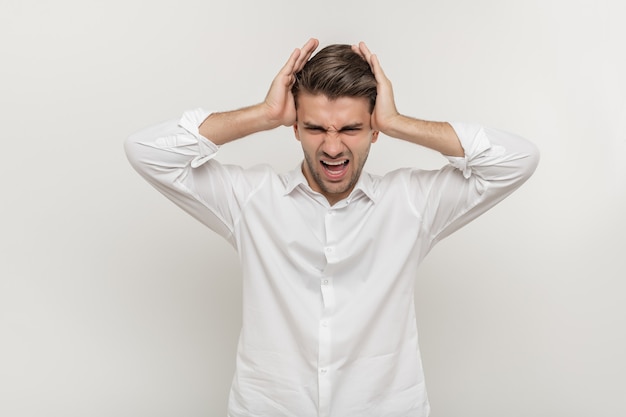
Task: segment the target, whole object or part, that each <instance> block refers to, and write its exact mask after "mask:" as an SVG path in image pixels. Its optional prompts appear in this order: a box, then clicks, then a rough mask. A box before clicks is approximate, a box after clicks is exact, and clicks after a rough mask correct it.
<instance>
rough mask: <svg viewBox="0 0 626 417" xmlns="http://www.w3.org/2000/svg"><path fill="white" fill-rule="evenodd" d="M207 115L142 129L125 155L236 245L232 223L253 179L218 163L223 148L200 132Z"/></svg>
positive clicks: (198, 113)
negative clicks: (220, 149)
mask: <svg viewBox="0 0 626 417" xmlns="http://www.w3.org/2000/svg"><path fill="white" fill-rule="evenodd" d="M208 115H209V112H207V111H204V110H202V109H197V110H192V111H188V112H185V113H184V114H183V115H182V117H181V118H180V119H179V120H171V121H168V122H164V123H161V124H158V125H156V126H152V127H149V128H147V129H143V130H141V131H139V132H137V133H135V134H133V135H131V136H130V137H128V139H127V140H126V142H125V150H126V155H127V157H128V160H129V162H130V163H131V165H132V166H133V168H134V169H135V170H136V171H137V172H138V173H139V174H140V175H141V176H142V177H144V178H145V179H146V180H147V181H148V182H149V183H150V184H151V185H152V186H154V187H155V188H156V189H157V190H158V191H160V192H161V193H162V194H164V195H165V196H166V197H167V198H169V199H170V200H172V201H173V202H174V203H175V204H176V205H178V206H179V207H181V208H182V209H183V210H185V211H186V212H187V213H189V214H190V215H192V216H193V217H194V218H196V219H197V220H199V221H200V222H201V223H203V224H204V225H206V226H207V227H209V228H210V229H212V230H214V231H215V232H217V233H218V234H220V235H221V236H223V237H225V238H226V239H227V240H228V241H229V242H230V243H231V244H233V245H235V241H234V237H233V229H234V224H235V222H236V221H237V219H238V218H239V214H240V210H241V206H242V205H243V203H244V201H245V200H246V198H247V196H249V195H250V193H251V192H252V190H253V189H254V187H255V185H254V182H255V181H254V180H253V179H251V177H250V176H248V175H245V172H244V170H243V169H242V168H241V167H237V166H233V165H223V164H220V163H219V162H217V161H216V160H215V159H214V157H215V155H216V154H217V152H218V150H219V147H218V146H217V145H216V144H214V143H213V142H211V141H210V140H208V139H206V138H205V137H203V136H202V135H200V133H199V131H198V127H199V126H200V124H201V123H202V122H203V121H204V119H205V118H206V117H207V116H208Z"/></svg>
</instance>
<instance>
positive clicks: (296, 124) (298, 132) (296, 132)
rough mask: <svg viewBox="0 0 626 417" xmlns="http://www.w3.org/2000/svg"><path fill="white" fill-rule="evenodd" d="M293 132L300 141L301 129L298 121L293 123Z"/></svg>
mask: <svg viewBox="0 0 626 417" xmlns="http://www.w3.org/2000/svg"><path fill="white" fill-rule="evenodd" d="M293 134H294V136H295V137H296V139H297V140H298V141H300V131H299V130H298V122H296V123H294V124H293Z"/></svg>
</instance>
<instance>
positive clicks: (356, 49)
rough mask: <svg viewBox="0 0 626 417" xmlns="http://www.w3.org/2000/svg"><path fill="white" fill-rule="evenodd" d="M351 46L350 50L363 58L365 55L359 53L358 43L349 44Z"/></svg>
mask: <svg viewBox="0 0 626 417" xmlns="http://www.w3.org/2000/svg"><path fill="white" fill-rule="evenodd" d="M351 47H352V52H354V53H355V54H357V55H358V56H360V57H361V58H363V59H365V57H364V56H363V54H362V53H361V50H360V49H359V45H351Z"/></svg>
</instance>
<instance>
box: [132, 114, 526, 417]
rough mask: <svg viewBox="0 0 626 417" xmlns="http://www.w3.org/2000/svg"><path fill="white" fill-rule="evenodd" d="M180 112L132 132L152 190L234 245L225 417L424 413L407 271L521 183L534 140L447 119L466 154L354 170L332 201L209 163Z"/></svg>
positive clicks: (195, 118)
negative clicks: (429, 164)
mask: <svg viewBox="0 0 626 417" xmlns="http://www.w3.org/2000/svg"><path fill="white" fill-rule="evenodd" d="M207 115H208V113H207V112H205V111H202V110H194V111H190V112H186V113H185V114H184V115H183V116H182V118H181V119H180V120H179V121H172V122H167V123H163V124H160V125H157V126H154V127H152V128H148V129H145V130H143V131H140V132H138V133H136V134H134V135H132V136H131V137H130V138H129V139H128V140H127V141H126V152H127V155H128V158H129V160H130V162H131V163H132V165H133V166H134V168H135V169H136V170H137V171H138V172H139V173H140V174H141V175H142V176H143V177H145V178H146V179H147V180H148V182H150V183H151V184H152V185H153V186H154V187H156V188H157V189H158V190H159V191H160V192H162V193H163V194H165V196H167V197H168V198H169V199H171V200H172V201H173V202H174V203H176V204H177V205H179V206H180V207H182V208H183V209H184V210H186V211H187V212H188V213H189V214H191V215H192V216H194V217H195V218H196V219H198V220H199V221H200V222H202V223H203V224H205V225H206V226H208V227H209V228H211V229H212V230H214V231H215V232H217V233H219V234H220V235H221V236H223V237H224V238H225V239H226V240H228V242H230V243H231V244H232V246H233V247H234V248H235V249H236V250H237V252H238V254H239V258H240V261H241V265H242V269H243V326H242V329H241V334H240V339H239V345H238V351H237V360H236V372H235V376H234V379H233V382H232V388H231V393H230V398H229V405H228V413H229V416H230V417H261V416H263V417H287V416H289V417H313V416H316V417H320V416H331V417H368V416H371V417H382V416H385V417H425V416H427V415H428V413H429V404H428V398H427V395H426V389H425V386H424V375H423V370H422V364H421V360H420V355H419V347H418V335H417V327H416V321H415V308H414V291H413V289H414V282H415V278H416V271H417V267H418V265H419V264H420V262H421V261H422V259H423V258H424V256H425V255H426V254H427V253H428V252H429V251H430V250H431V248H432V247H433V245H434V244H435V243H437V242H438V241H439V240H441V239H442V238H444V237H445V236H447V235H449V234H450V233H451V232H453V231H455V230H457V229H458V228H460V227H461V226H463V225H464V224H466V223H468V222H469V221H471V220H472V219H474V218H475V217H477V216H478V215H480V214H481V213H483V212H485V211H486V210H487V209H489V208H490V207H492V206H494V205H495V204H496V203H497V202H498V201H500V200H502V199H503V198H504V197H506V196H507V195H508V194H510V193H511V192H512V191H514V190H515V189H516V188H517V187H519V186H520V185H521V184H522V183H523V182H524V181H525V180H526V179H528V178H529V177H530V175H531V174H532V172H533V171H534V169H535V167H536V165H537V162H538V152H537V150H536V148H535V147H534V145H532V144H531V143H529V142H527V141H526V140H524V139H522V138H520V137H517V136H515V135H512V134H509V133H505V132H502V131H497V130H493V129H487V128H483V127H481V126H478V125H471V124H461V123H453V124H452V126H453V127H454V129H455V131H456V133H457V135H458V136H459V138H460V140H461V144H462V145H463V148H464V149H465V157H463V158H456V157H450V158H448V159H449V162H450V163H449V164H448V165H446V166H444V167H443V168H442V169H440V170H435V171H425V170H419V169H414V168H405V169H398V170H395V171H393V172H390V173H388V174H387V175H385V176H382V177H380V176H374V175H370V174H368V173H365V172H364V173H363V174H362V175H361V177H360V179H359V180H358V183H357V185H356V187H355V188H354V190H353V191H352V193H351V194H350V195H349V196H348V197H347V198H346V199H344V200H342V201H340V202H338V203H337V204H335V205H333V206H330V205H329V203H328V201H327V200H326V199H325V198H324V197H323V196H322V195H321V194H318V193H316V192H315V191H313V190H312V189H311V188H310V187H309V186H308V184H307V181H306V179H305V177H304V176H303V174H302V172H301V170H300V167H298V169H295V170H293V171H291V172H289V173H285V174H277V173H275V172H274V171H273V170H272V168H271V167H269V166H267V165H263V166H256V167H253V168H250V169H244V168H241V167H239V166H234V165H224V164H220V163H219V162H217V161H216V160H215V159H214V156H215V155H216V153H217V151H218V147H217V146H216V145H215V144H213V143H212V142H210V141H209V140H207V139H206V138H204V137H202V136H201V135H200V134H199V133H198V126H199V125H200V123H201V122H202V121H203V120H204V118H205V117H206V116H207Z"/></svg>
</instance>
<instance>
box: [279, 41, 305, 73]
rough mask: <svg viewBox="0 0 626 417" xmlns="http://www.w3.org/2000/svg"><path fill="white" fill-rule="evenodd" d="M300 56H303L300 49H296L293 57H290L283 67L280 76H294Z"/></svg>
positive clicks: (292, 54)
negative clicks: (294, 69)
mask: <svg viewBox="0 0 626 417" xmlns="http://www.w3.org/2000/svg"><path fill="white" fill-rule="evenodd" d="M300 55H301V51H300V49H298V48H296V49H294V50H293V52H292V53H291V55H290V56H289V59H288V60H287V62H286V63H285V65H283V67H282V68H281V69H280V74H281V75H290V74H292V73H293V72H294V71H293V68H294V66H295V65H296V62H297V61H298V58H299V57H300Z"/></svg>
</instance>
